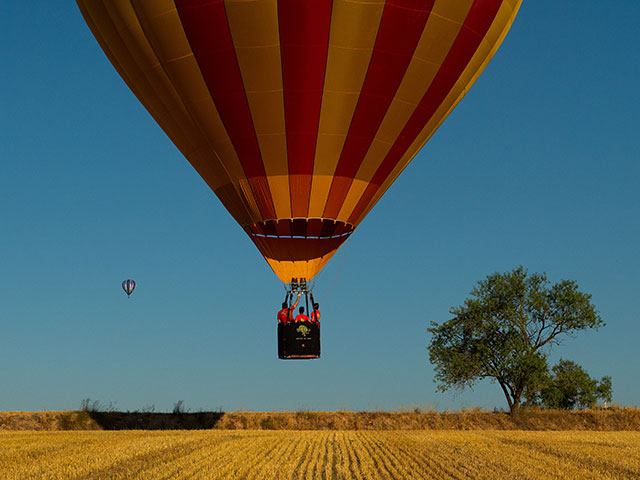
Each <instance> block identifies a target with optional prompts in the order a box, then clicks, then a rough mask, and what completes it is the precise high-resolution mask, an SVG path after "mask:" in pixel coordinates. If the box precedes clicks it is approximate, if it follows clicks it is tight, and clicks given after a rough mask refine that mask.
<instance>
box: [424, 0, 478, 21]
mask: <svg viewBox="0 0 640 480" xmlns="http://www.w3.org/2000/svg"><path fill="white" fill-rule="evenodd" d="M473 2H475V0H456V1H455V2H452V1H451V0H437V1H436V3H434V5H433V9H432V10H431V14H432V15H436V16H439V17H443V18H446V19H448V20H450V21H452V22H456V23H463V22H464V20H465V18H467V13H469V10H470V9H471V5H473Z"/></svg>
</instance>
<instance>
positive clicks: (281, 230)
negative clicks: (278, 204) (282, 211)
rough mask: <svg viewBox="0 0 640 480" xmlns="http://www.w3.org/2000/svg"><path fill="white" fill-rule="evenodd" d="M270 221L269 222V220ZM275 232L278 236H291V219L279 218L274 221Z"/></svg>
mask: <svg viewBox="0 0 640 480" xmlns="http://www.w3.org/2000/svg"><path fill="white" fill-rule="evenodd" d="M269 223H271V222H269ZM274 225H275V228H276V232H278V236H280V237H290V236H291V220H289V219H287V220H280V221H279V222H275V223H274Z"/></svg>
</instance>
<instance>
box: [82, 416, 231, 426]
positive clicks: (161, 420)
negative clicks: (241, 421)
mask: <svg viewBox="0 0 640 480" xmlns="http://www.w3.org/2000/svg"><path fill="white" fill-rule="evenodd" d="M87 414H88V415H89V416H90V417H91V419H92V420H93V421H94V422H96V423H97V424H98V425H99V426H100V427H101V428H102V429H104V430H207V429H211V428H215V426H216V424H217V423H218V422H219V421H220V419H221V418H222V416H223V415H224V412H195V413H153V412H92V411H90V412H87Z"/></svg>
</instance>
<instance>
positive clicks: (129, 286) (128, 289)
mask: <svg viewBox="0 0 640 480" xmlns="http://www.w3.org/2000/svg"><path fill="white" fill-rule="evenodd" d="M122 289H123V290H124V293H126V294H127V297H130V296H131V294H132V293H133V291H134V290H135V289H136V282H134V281H133V280H131V279H129V280H125V281H124V282H122Z"/></svg>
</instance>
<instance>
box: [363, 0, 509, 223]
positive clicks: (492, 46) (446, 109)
mask: <svg viewBox="0 0 640 480" xmlns="http://www.w3.org/2000/svg"><path fill="white" fill-rule="evenodd" d="M521 4H522V0H514V1H511V0H506V1H505V2H503V4H502V5H501V7H500V10H499V11H498V15H497V16H496V19H495V20H494V22H493V24H492V25H491V27H490V29H489V31H488V32H487V35H486V36H485V40H483V45H481V46H480V47H479V48H478V51H477V53H476V54H475V55H474V56H473V58H472V59H471V61H470V63H469V65H468V66H467V68H466V69H465V70H464V72H463V73H462V75H461V76H460V79H459V81H458V82H457V83H456V85H455V86H454V88H453V89H452V91H451V92H450V94H449V95H448V96H447V98H446V99H445V101H444V102H443V103H442V105H441V107H440V108H439V109H438V111H437V112H436V113H435V114H434V115H433V117H432V119H431V120H430V121H429V123H427V125H426V126H425V128H424V129H423V130H422V132H421V133H420V135H418V137H417V138H416V140H415V141H414V142H413V144H412V145H411V146H410V147H409V149H408V150H407V152H406V153H405V155H404V156H403V157H402V159H401V160H400V162H399V163H398V165H396V167H395V168H394V169H393V170H392V172H391V173H390V175H389V176H388V177H387V179H386V180H385V182H384V183H383V184H382V186H381V187H380V189H379V190H378V192H376V194H375V195H374V197H373V198H372V200H371V202H369V205H368V206H367V208H366V209H365V210H364V212H363V213H362V215H361V216H360V218H358V219H357V221H356V222H355V224H356V225H358V224H359V223H360V222H361V221H362V220H363V219H364V217H365V216H366V215H367V214H368V213H369V212H370V211H371V209H372V208H373V207H374V206H375V204H376V203H377V202H378V200H380V198H381V197H382V195H384V193H385V192H386V191H387V189H388V188H389V187H390V186H391V184H392V183H393V182H394V180H395V179H396V178H398V176H399V175H400V174H401V173H402V171H403V170H404V169H405V168H406V167H407V165H408V164H409V162H411V160H412V159H413V157H414V156H415V155H416V154H417V153H418V152H419V151H420V149H421V148H422V147H423V146H424V145H425V143H426V142H427V141H428V140H429V139H430V138H431V136H432V135H433V133H434V132H435V131H436V130H437V129H438V127H440V125H441V124H442V123H443V122H444V120H445V119H446V117H447V116H448V115H449V113H451V111H452V110H453V109H454V108H455V107H456V105H457V104H458V103H459V102H460V100H461V99H462V97H464V95H465V94H466V93H467V92H468V91H469V89H470V88H471V86H472V85H473V83H474V82H475V81H476V80H477V78H478V77H479V76H480V74H481V73H482V71H483V70H484V68H485V67H486V66H487V64H488V63H489V62H490V61H491V58H492V57H493V55H494V54H495V52H496V51H497V50H498V48H499V47H500V44H501V43H502V41H503V40H504V38H505V37H506V35H507V33H508V31H509V29H510V28H511V25H512V24H513V21H514V19H515V17H516V14H517V13H518V9H519V8H520V5H521ZM484 44H486V46H485V45H484Z"/></svg>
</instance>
